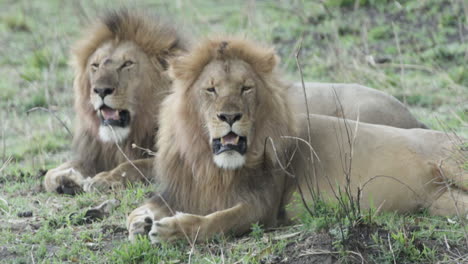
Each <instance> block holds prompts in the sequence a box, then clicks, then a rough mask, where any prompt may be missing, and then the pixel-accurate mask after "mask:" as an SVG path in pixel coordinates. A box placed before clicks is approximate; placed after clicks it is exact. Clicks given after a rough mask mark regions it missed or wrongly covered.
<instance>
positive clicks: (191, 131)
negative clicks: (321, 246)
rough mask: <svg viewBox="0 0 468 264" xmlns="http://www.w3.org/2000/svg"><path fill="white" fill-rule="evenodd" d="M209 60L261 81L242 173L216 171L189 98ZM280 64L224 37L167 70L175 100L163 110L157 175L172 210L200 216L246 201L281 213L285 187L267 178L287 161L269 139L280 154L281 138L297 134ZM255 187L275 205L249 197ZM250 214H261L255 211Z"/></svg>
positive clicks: (268, 52) (266, 51)
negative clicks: (237, 66) (235, 63)
mask: <svg viewBox="0 0 468 264" xmlns="http://www.w3.org/2000/svg"><path fill="white" fill-rule="evenodd" d="M213 60H242V61H244V62H246V63H247V64H249V65H250V67H251V68H252V69H253V70H254V71H255V73H256V74H257V75H258V76H259V78H260V79H261V82H262V85H261V87H259V89H258V98H259V100H258V102H257V103H258V106H257V107H258V108H257V111H256V113H257V114H256V118H255V135H254V138H253V141H252V144H251V147H250V150H249V152H248V154H247V161H246V164H245V165H244V167H242V168H241V169H236V170H225V169H220V168H219V167H217V166H216V165H215V163H214V162H213V156H212V151H211V147H210V144H209V140H208V139H207V137H208V135H207V131H206V127H205V126H206V124H204V121H203V118H202V114H203V111H204V110H203V109H201V108H200V104H199V103H197V102H196V100H194V96H195V93H196V92H197V91H196V90H197V89H196V87H194V83H195V81H196V80H197V78H198V77H199V75H200V74H201V72H202V71H203V69H204V67H205V66H206V65H207V64H208V63H210V62H211V61H213ZM277 60H278V58H277V57H276V55H275V53H274V51H273V49H271V48H266V47H262V46H259V45H258V44H255V43H253V42H250V41H247V40H245V39H242V38H236V37H227V38H217V39H208V40H206V41H204V42H202V43H200V44H199V45H198V46H197V47H196V48H195V49H194V50H192V51H191V52H190V53H189V54H188V55H185V56H182V57H178V58H177V59H175V60H174V61H172V62H171V63H170V65H171V66H170V69H169V72H170V74H171V76H172V77H173V78H174V79H175V81H174V85H173V91H172V94H170V95H169V96H168V97H166V98H165V100H164V101H163V103H162V104H161V109H160V113H161V114H160V119H159V125H160V127H159V128H160V129H159V135H158V141H157V147H158V153H157V158H156V163H157V164H158V165H157V167H158V168H157V170H156V171H155V173H156V174H157V175H158V176H159V177H158V179H160V180H161V181H162V182H163V184H164V186H165V191H164V192H163V197H164V199H166V200H167V202H168V203H169V205H170V206H171V208H172V209H174V210H177V211H182V212H186V213H196V214H201V215H205V214H208V213H212V212H214V211H216V210H221V209H226V208H229V207H231V206H233V205H235V203H236V202H239V201H241V200H244V199H245V200H248V201H252V200H255V203H259V204H262V205H266V206H257V207H256V208H265V210H268V208H278V206H276V205H277V204H278V203H279V201H280V200H279V199H280V198H281V197H280V196H281V193H282V190H283V186H281V185H283V183H279V184H277V181H276V182H275V183H274V181H273V179H272V178H273V177H276V176H272V174H275V173H282V172H281V170H276V168H277V166H276V162H277V158H280V161H281V162H284V160H282V159H283V157H285V155H282V154H284V153H279V152H276V153H275V151H274V149H273V148H272V147H271V142H270V140H269V139H271V140H272V141H273V142H275V146H276V149H277V150H280V149H284V147H282V146H281V143H280V142H281V141H282V140H281V137H282V136H284V135H294V134H295V119H294V115H293V110H292V109H291V107H290V104H289V102H288V92H289V87H290V86H289V85H286V84H284V83H283V82H282V81H281V80H280V79H278V76H279V75H278V74H277V70H276V67H275V66H276V63H277ZM279 177H280V178H281V177H282V176H279ZM280 182H282V180H280ZM258 188H265V189H271V190H272V192H273V193H277V194H279V195H278V197H277V199H278V200H276V198H275V201H271V200H269V198H267V197H263V198H261V197H253V195H254V194H253V193H254V192H253V190H256V189H258ZM255 214H260V215H265V214H263V213H261V212H252V215H255ZM270 215H271V219H263V220H265V221H266V222H269V221H275V220H273V219H275V217H276V216H274V212H271V214H270Z"/></svg>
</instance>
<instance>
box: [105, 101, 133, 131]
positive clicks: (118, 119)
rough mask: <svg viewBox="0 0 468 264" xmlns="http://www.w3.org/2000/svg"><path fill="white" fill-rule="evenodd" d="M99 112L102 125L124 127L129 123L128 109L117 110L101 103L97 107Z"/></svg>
mask: <svg viewBox="0 0 468 264" xmlns="http://www.w3.org/2000/svg"><path fill="white" fill-rule="evenodd" d="M99 113H100V115H99V116H100V118H101V124H103V125H109V126H119V127H126V126H128V125H129V124H130V112H129V111H128V110H118V109H113V108H110V107H108V106H107V105H103V106H102V107H101V108H99Z"/></svg>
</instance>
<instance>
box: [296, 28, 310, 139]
mask: <svg viewBox="0 0 468 264" xmlns="http://www.w3.org/2000/svg"><path fill="white" fill-rule="evenodd" d="M303 40H304V36H301V42H300V43H299V48H298V49H297V52H296V65H297V68H298V69H299V74H300V76H301V84H302V92H303V93H304V103H305V107H306V114H307V136H308V139H309V142H311V138H310V116H309V115H310V112H309V103H308V101H307V93H306V88H305V83H304V74H303V73H302V67H301V63H300V60H299V53H300V52H301V50H302V41H303Z"/></svg>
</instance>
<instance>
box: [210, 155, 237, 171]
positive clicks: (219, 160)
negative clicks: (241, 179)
mask: <svg viewBox="0 0 468 264" xmlns="http://www.w3.org/2000/svg"><path fill="white" fill-rule="evenodd" d="M213 159H214V162H215V164H216V165H217V166H218V167H220V168H222V169H226V170H235V169H239V168H241V167H242V166H244V164H245V156H244V155H242V154H240V153H239V152H237V151H226V152H223V153H220V154H217V155H214V156H213Z"/></svg>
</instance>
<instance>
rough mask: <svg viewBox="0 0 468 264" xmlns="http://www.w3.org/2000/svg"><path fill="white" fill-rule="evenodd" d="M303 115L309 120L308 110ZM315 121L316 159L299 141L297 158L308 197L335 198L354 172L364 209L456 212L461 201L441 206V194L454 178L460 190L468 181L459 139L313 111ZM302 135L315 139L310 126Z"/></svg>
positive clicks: (465, 201)
mask: <svg viewBox="0 0 468 264" xmlns="http://www.w3.org/2000/svg"><path fill="white" fill-rule="evenodd" d="M301 118H302V121H303V123H306V122H308V121H307V119H306V116H305V115H303V116H302V117H301ZM309 120H310V123H311V124H312V127H311V133H310V139H311V142H310V145H311V146H312V147H313V150H314V157H313V158H312V161H311V159H310V155H309V153H310V148H309V146H308V145H307V144H304V143H299V149H298V153H301V155H296V156H295V158H294V159H293V161H292V163H291V168H293V170H294V173H295V175H296V176H297V177H298V178H299V179H300V186H301V188H302V190H303V193H304V194H305V196H306V199H307V200H309V201H310V200H311V199H312V197H311V196H310V195H311V194H312V193H313V192H314V193H317V191H318V192H320V193H321V194H322V195H323V197H325V198H326V199H334V198H335V196H334V195H335V194H337V193H339V191H338V189H339V188H341V190H342V191H343V190H344V189H343V188H344V187H345V186H346V178H347V177H346V174H347V173H348V171H349V173H350V174H348V175H349V179H350V186H351V187H350V190H351V191H352V194H353V197H354V199H356V200H357V193H358V191H357V190H358V187H359V188H361V189H362V192H361V198H360V204H361V206H362V208H370V207H374V208H379V210H382V211H395V212H402V213H403V212H414V211H417V210H421V209H423V208H429V211H430V212H431V213H433V214H444V215H454V214H456V208H455V201H453V200H452V201H445V202H444V205H443V207H444V210H440V208H439V207H440V206H441V204H440V203H439V198H440V197H441V196H442V197H445V196H444V195H446V193H447V192H448V191H447V185H446V184H448V182H451V183H453V184H454V185H453V186H452V188H454V189H453V190H452V191H453V192H457V193H458V192H459V191H457V190H463V185H466V184H467V183H468V175H467V174H466V171H465V172H464V171H463V169H462V168H461V165H462V164H460V163H457V162H456V161H458V162H460V161H461V160H462V159H463V155H465V157H464V159H466V153H465V154H463V153H462V152H460V151H459V150H457V147H458V145H460V142H459V141H457V140H454V138H451V137H449V136H448V135H447V134H446V133H443V132H439V131H433V130H427V129H400V128H394V127H389V126H382V125H373V124H366V123H357V122H355V121H351V120H344V119H340V118H334V117H326V116H319V115H310V118H309ZM348 133H349V134H348ZM300 138H303V139H305V140H308V138H309V137H308V135H307V128H306V126H305V125H303V126H302V131H301V132H300ZM351 145H352V148H351ZM350 157H352V159H350ZM457 186H458V187H457ZM310 188H312V190H313V192H311V191H310ZM342 193H343V192H342ZM456 197H457V198H456V199H457V200H458V206H459V209H460V212H466V210H467V209H468V196H467V195H466V194H463V192H461V193H459V194H457V195H456Z"/></svg>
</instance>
